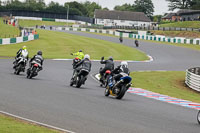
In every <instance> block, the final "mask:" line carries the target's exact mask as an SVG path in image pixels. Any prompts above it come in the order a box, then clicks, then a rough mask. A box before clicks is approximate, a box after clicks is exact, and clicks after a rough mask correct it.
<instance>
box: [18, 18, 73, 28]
mask: <svg viewBox="0 0 200 133" xmlns="http://www.w3.org/2000/svg"><path fill="white" fill-rule="evenodd" d="M18 21H19V25H20V26H22V27H33V26H36V25H38V26H41V25H46V26H47V25H49V26H55V25H58V26H67V23H66V22H54V21H40V20H23V19H19V20H18ZM71 25H73V23H68V26H71Z"/></svg>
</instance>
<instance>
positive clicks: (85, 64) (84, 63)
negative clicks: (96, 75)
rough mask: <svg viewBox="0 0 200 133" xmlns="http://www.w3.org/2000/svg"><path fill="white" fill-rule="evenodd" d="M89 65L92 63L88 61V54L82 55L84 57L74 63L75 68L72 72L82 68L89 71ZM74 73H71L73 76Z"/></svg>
mask: <svg viewBox="0 0 200 133" xmlns="http://www.w3.org/2000/svg"><path fill="white" fill-rule="evenodd" d="M91 66H92V63H91V61H90V55H88V54H86V55H85V56H84V59H83V60H81V61H80V62H79V63H77V64H76V68H75V69H74V73H75V72H80V70H84V71H87V72H88V73H89V72H90V71H91ZM74 73H73V78H74V76H75V75H74ZM86 79H87V77H86Z"/></svg>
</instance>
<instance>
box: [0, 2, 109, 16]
mask: <svg viewBox="0 0 200 133" xmlns="http://www.w3.org/2000/svg"><path fill="white" fill-rule="evenodd" d="M68 6H69V15H79V16H87V17H93V16H94V11H95V9H102V8H101V6H100V5H98V4H97V3H95V2H89V1H86V2H85V3H79V2H76V1H73V2H66V3H65V4H64V6H63V5H60V4H59V3H58V2H54V1H51V2H50V3H49V4H48V5H46V4H45V2H44V0H24V1H23V2H22V1H20V0H6V1H4V2H3V4H2V2H1V0H0V10H2V9H5V10H13V9H14V10H27V11H47V12H54V13H67V11H68ZM106 9H108V8H105V10H106Z"/></svg>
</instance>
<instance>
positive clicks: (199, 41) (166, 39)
mask: <svg viewBox="0 0 200 133" xmlns="http://www.w3.org/2000/svg"><path fill="white" fill-rule="evenodd" d="M56 29H57V30H72V31H77V28H61V27H57V28H56ZM78 31H87V32H96V33H104V34H112V35H114V36H118V37H119V36H121V37H127V38H134V39H144V40H152V41H159V42H169V43H182V44H195V45H200V38H195V39H187V38H184V37H173V38H171V37H166V36H161V35H155V36H153V35H140V34H134V33H122V32H118V31H113V30H102V29H88V28H87V29H86V28H78Z"/></svg>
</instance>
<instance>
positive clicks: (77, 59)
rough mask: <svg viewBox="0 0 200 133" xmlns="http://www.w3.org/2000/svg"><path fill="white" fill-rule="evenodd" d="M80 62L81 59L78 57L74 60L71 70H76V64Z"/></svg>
mask: <svg viewBox="0 0 200 133" xmlns="http://www.w3.org/2000/svg"><path fill="white" fill-rule="evenodd" d="M80 61H81V59H79V58H78V57H76V58H74V60H73V63H72V66H73V69H75V68H76V64H77V63H79V62H80Z"/></svg>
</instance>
